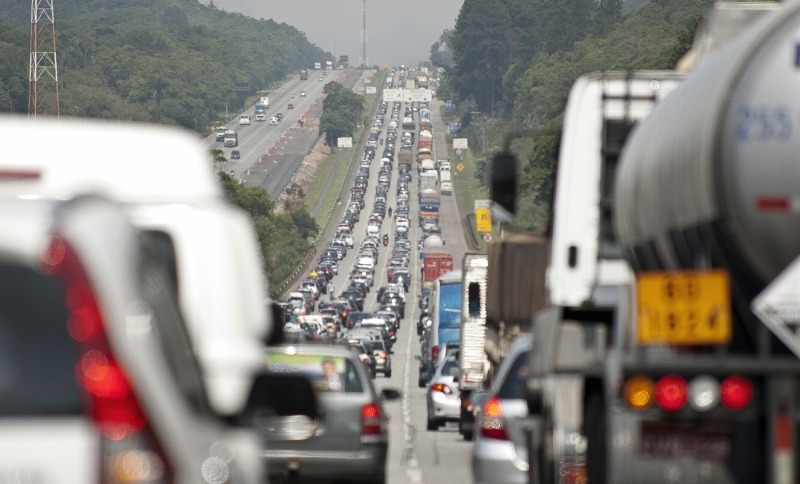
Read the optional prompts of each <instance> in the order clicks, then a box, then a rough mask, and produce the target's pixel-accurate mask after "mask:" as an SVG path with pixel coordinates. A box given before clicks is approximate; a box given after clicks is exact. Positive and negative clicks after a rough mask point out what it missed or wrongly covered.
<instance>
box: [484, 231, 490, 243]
mask: <svg viewBox="0 0 800 484" xmlns="http://www.w3.org/2000/svg"><path fill="white" fill-rule="evenodd" d="M483 240H484V242H491V241H492V233H491V232H486V233H485V234H483Z"/></svg>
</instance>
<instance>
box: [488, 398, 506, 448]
mask: <svg viewBox="0 0 800 484" xmlns="http://www.w3.org/2000/svg"><path fill="white" fill-rule="evenodd" d="M481 435H482V436H484V437H488V438H490V439H498V440H508V434H507V433H506V425H505V422H503V406H502V404H501V403H500V399H499V398H498V397H497V396H493V397H491V398H490V399H489V400H487V401H486V403H485V404H483V415H482V416H481Z"/></svg>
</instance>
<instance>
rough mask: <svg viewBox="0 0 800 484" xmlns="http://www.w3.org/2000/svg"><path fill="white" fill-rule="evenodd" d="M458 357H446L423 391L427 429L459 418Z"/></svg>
mask: <svg viewBox="0 0 800 484" xmlns="http://www.w3.org/2000/svg"><path fill="white" fill-rule="evenodd" d="M459 373H460V370H459V365H458V358H455V357H452V356H451V357H449V358H446V359H445V360H444V361H443V362H442V364H441V365H439V367H438V368H437V369H436V372H435V373H434V374H433V377H431V380H430V382H429V383H428V387H427V389H426V392H425V401H426V403H427V411H428V419H427V422H428V426H427V429H428V430H439V427H441V426H442V425H444V424H445V423H446V422H458V421H459V420H460V419H461V398H460V394H459V390H458V378H459Z"/></svg>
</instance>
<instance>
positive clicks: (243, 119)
mask: <svg viewBox="0 0 800 484" xmlns="http://www.w3.org/2000/svg"><path fill="white" fill-rule="evenodd" d="M239 124H240V125H245V126H247V125H249V124H250V115H249V114H242V115H241V116H239Z"/></svg>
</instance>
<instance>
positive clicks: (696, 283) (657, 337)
mask: <svg viewBox="0 0 800 484" xmlns="http://www.w3.org/2000/svg"><path fill="white" fill-rule="evenodd" d="M636 288H637V300H638V311H637V313H638V318H637V321H638V329H639V331H638V339H639V344H642V345H652V344H677V345H707V344H724V343H727V342H728V341H730V339H731V310H730V307H731V303H730V284H729V280H728V273H727V272H726V271H723V270H709V271H699V270H685V271H652V272H642V273H639V274H637V276H636Z"/></svg>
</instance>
